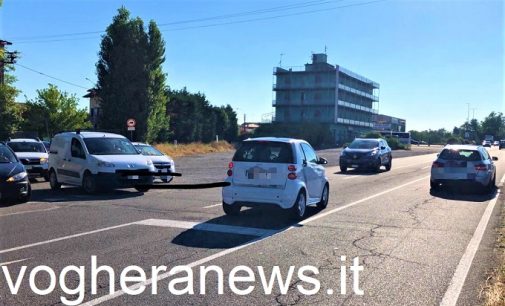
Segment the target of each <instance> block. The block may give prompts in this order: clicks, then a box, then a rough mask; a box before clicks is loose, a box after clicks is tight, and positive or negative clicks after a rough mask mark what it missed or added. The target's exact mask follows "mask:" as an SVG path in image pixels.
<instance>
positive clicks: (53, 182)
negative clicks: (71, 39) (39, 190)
mask: <svg viewBox="0 0 505 306" xmlns="http://www.w3.org/2000/svg"><path fill="white" fill-rule="evenodd" d="M49 185H50V186H51V189H52V190H59V189H60V188H61V184H60V183H58V177H57V176H56V172H55V171H54V170H51V172H49Z"/></svg>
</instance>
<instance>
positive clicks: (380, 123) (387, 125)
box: [373, 114, 407, 132]
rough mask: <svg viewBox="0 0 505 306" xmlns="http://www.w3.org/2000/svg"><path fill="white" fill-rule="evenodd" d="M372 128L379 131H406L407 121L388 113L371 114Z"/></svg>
mask: <svg viewBox="0 0 505 306" xmlns="http://www.w3.org/2000/svg"><path fill="white" fill-rule="evenodd" d="M373 129H374V130H375V131H379V132H406V130H407V121H406V120H405V119H400V118H396V117H391V116H388V115H380V114H376V115H374V116H373Z"/></svg>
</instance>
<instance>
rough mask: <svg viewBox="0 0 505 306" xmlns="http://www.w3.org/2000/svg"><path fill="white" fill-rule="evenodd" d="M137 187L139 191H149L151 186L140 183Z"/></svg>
mask: <svg viewBox="0 0 505 306" xmlns="http://www.w3.org/2000/svg"><path fill="white" fill-rule="evenodd" d="M135 189H136V190H137V191H138V192H148V191H149V189H150V188H149V187H148V186H141V185H138V186H135Z"/></svg>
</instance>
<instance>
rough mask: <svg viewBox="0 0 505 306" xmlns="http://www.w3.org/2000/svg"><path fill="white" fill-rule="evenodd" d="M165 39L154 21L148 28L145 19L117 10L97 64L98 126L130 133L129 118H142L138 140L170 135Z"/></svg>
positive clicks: (139, 123)
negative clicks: (100, 110)
mask: <svg viewBox="0 0 505 306" xmlns="http://www.w3.org/2000/svg"><path fill="white" fill-rule="evenodd" d="M163 45H164V42H163V39H162V37H161V33H160V31H159V29H158V27H157V25H156V23H154V22H153V21H151V22H150V23H149V29H148V33H146V32H145V30H144V22H143V21H142V19H140V18H138V17H137V18H130V13H129V12H128V10H127V9H126V8H124V7H121V8H120V9H119V10H118V14H117V15H116V16H115V17H114V18H113V21H112V23H111V24H110V25H109V26H108V27H107V30H106V34H105V35H104V36H103V38H102V42H101V48H100V52H99V60H98V63H97V65H96V66H97V75H98V84H97V89H98V94H99V96H100V98H101V100H102V102H101V107H102V113H101V116H100V121H99V126H100V128H102V129H105V130H110V131H115V132H121V133H123V134H126V132H127V131H126V120H127V119H128V118H135V119H136V121H137V126H136V135H137V137H136V138H137V139H140V140H147V141H156V140H158V141H159V140H163V139H161V138H166V137H167V135H168V118H167V117H166V112H165V109H166V103H167V101H168V97H167V95H166V88H165V87H166V85H165V79H166V77H165V75H164V74H163V72H162V69H161V65H162V63H163V62H164V60H165V58H164V53H165V48H164V46H163Z"/></svg>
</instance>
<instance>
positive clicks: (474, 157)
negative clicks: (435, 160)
mask: <svg viewBox="0 0 505 306" xmlns="http://www.w3.org/2000/svg"><path fill="white" fill-rule="evenodd" d="M440 158H441V159H445V160H464V161H479V160H481V157H480V153H479V151H477V150H465V149H460V150H451V149H444V150H443V151H442V153H440Z"/></svg>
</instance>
